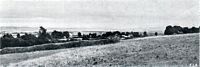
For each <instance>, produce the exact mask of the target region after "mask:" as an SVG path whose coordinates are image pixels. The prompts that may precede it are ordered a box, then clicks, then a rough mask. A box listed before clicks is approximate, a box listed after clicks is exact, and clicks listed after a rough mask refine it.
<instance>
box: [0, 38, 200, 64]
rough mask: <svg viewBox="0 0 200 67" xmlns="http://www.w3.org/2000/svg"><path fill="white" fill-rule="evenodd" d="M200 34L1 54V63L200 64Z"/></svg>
mask: <svg viewBox="0 0 200 67" xmlns="http://www.w3.org/2000/svg"><path fill="white" fill-rule="evenodd" d="M198 35H199V34H187V35H175V36H158V37H146V38H138V39H130V40H124V41H121V42H119V43H116V44H108V45H98V46H88V47H80V48H70V49H59V50H50V51H37V52H28V53H16V54H6V55H0V60H1V63H0V64H1V66H10V67H13V66H19V67H21V66H36V67H43V66H47V67H54V66H60V67H66V66H69V65H70V66H77V65H81V66H82V65H84V66H88V65H89V66H90V65H97V66H98V65H100V66H104V65H105V66H106V65H109V66H113V65H123V66H124V65H148V64H152V65H155V64H158V65H159V64H178V65H179V64H180V65H181V64H187V65H189V64H197V63H199V61H198V59H199V58H198V56H199V47H198V46H199V41H198Z"/></svg>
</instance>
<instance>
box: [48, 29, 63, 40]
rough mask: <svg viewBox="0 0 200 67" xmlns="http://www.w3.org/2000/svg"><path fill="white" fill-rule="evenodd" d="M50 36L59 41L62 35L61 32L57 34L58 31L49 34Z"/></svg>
mask: <svg viewBox="0 0 200 67" xmlns="http://www.w3.org/2000/svg"><path fill="white" fill-rule="evenodd" d="M51 36H52V37H53V38H55V39H61V38H63V37H64V36H63V33H62V32H59V31H56V30H54V31H53V32H52V33H51Z"/></svg>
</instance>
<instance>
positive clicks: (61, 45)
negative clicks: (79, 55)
mask: <svg viewBox="0 0 200 67" xmlns="http://www.w3.org/2000/svg"><path fill="white" fill-rule="evenodd" d="M116 42H119V39H117V38H115V39H114V38H112V39H102V40H87V41H73V42H65V43H49V44H42V45H35V46H30V47H12V48H3V49H2V50H1V51H0V54H8V53H21V52H31V51H39V50H53V49H61V48H73V47H82V46H91V45H103V44H109V43H116Z"/></svg>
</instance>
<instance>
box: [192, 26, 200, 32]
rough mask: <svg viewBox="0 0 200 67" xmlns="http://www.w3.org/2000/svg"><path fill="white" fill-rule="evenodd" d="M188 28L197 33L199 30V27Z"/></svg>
mask: <svg viewBox="0 0 200 67" xmlns="http://www.w3.org/2000/svg"><path fill="white" fill-rule="evenodd" d="M190 30H191V32H192V33H198V32H199V28H196V27H192V28H191V29H190Z"/></svg>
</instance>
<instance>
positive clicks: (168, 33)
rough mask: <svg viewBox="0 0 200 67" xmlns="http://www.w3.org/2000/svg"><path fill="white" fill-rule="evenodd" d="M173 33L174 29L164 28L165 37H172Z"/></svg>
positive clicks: (170, 27)
mask: <svg viewBox="0 0 200 67" xmlns="http://www.w3.org/2000/svg"><path fill="white" fill-rule="evenodd" d="M174 33H175V29H174V28H173V27H172V26H170V25H169V26H167V27H166V29H165V32H164V34H165V35H172V34H174Z"/></svg>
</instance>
